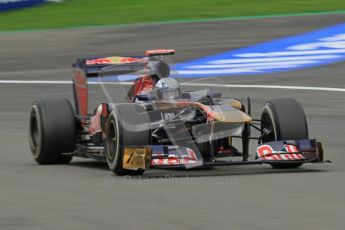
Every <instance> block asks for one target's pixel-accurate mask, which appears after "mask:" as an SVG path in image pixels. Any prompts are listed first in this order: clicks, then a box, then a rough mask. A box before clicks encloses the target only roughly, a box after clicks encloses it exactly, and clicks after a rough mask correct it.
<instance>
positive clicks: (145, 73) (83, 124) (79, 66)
mask: <svg viewBox="0 0 345 230" xmlns="http://www.w3.org/2000/svg"><path fill="white" fill-rule="evenodd" d="M174 53H175V51H174V50H151V51H147V52H146V54H145V55H144V56H138V57H106V58H91V59H78V60H77V61H76V63H74V64H73V73H74V76H73V92H74V103H71V102H70V101H69V100H68V99H44V98H42V99H38V100H36V101H35V102H34V103H33V105H32V108H31V111H30V122H29V142H30V148H31V151H32V154H33V157H34V159H35V160H36V161H37V162H38V163H39V164H64V163H69V162H70V161H71V159H72V157H86V158H94V159H96V160H100V161H104V162H107V164H108V166H109V168H110V170H111V171H113V172H114V173H116V174H117V175H138V174H142V173H143V172H144V171H145V170H147V169H154V168H160V169H162V168H163V169H174V168H185V169H189V168H202V167H212V166H222V165H246V164H270V165H272V166H273V167H274V168H297V167H299V166H301V165H302V164H304V163H320V162H323V149H322V145H321V143H320V142H317V141H316V140H315V139H309V134H308V125H307V120H306V116H305V113H304V111H303V108H302V105H301V104H300V103H299V102H297V101H296V100H295V99H292V98H283V99H272V100H269V101H267V102H266V104H265V105H264V107H263V110H262V114H261V117H260V118H258V119H253V118H252V117H251V104H250V99H249V98H248V99H247V101H246V102H245V103H243V102H241V101H240V100H238V99H235V98H233V97H231V95H228V94H227V92H226V89H225V88H224V87H222V83H215V80H214V79H211V80H210V81H209V82H207V81H204V80H200V81H199V82H197V83H195V81H194V83H193V82H182V83H180V82H178V80H177V79H178V78H176V77H174V76H173V75H174V74H175V73H176V71H174V70H173V68H172V64H171V61H170V59H168V58H167V55H171V54H174ZM129 79H133V83H130V84H131V86H130V88H129V89H127V88H126V87H127V86H128V83H129V82H128V81H123V80H129ZM88 83H89V84H98V85H100V86H101V88H102V90H103V92H104V94H105V96H106V98H107V99H106V101H105V102H100V103H99V104H98V105H97V106H96V108H95V109H94V111H93V113H89V109H88V101H89V100H88V99H89V96H88V94H89V87H88ZM195 86H198V89H197V90H191V88H193V87H194V88H195ZM111 87H124V88H126V91H127V93H126V95H125V98H126V101H125V102H123V101H121V102H118V101H119V94H118V93H112V91H111V90H110V88H111ZM184 87H186V88H188V87H189V90H185V89H184ZM117 92H118V91H117ZM122 98H123V97H122ZM122 98H121V99H122ZM254 132H256V133H257V135H253V134H252V133H254ZM236 140H237V142H238V143H240V146H239V147H236V144H234V143H236ZM250 140H255V141H257V142H258V146H257V148H256V151H255V153H254V154H252V155H250V154H249V152H250V151H249V149H250V148H249V143H250Z"/></svg>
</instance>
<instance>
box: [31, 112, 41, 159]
mask: <svg viewBox="0 0 345 230" xmlns="http://www.w3.org/2000/svg"><path fill="white" fill-rule="evenodd" d="M37 119H38V116H37V114H36V111H35V110H32V112H31V116H30V142H31V147H32V150H33V153H34V154H35V153H36V150H37V147H38V145H39V144H40V143H39V142H40V132H39V127H38V126H39V124H38V123H39V122H38V120H37Z"/></svg>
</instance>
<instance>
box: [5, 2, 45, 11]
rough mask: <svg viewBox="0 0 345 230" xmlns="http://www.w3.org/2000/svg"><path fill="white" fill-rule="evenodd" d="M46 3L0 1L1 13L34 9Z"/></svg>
mask: <svg viewBox="0 0 345 230" xmlns="http://www.w3.org/2000/svg"><path fill="white" fill-rule="evenodd" d="M44 2H45V0H0V12H1V11H7V10H14V9H20V8H25V7H32V6H36V5H38V4H42V3H44Z"/></svg>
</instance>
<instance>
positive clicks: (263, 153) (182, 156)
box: [123, 139, 323, 170]
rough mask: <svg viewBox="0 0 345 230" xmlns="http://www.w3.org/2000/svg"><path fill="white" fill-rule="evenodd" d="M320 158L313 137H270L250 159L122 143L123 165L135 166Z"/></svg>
mask: <svg viewBox="0 0 345 230" xmlns="http://www.w3.org/2000/svg"><path fill="white" fill-rule="evenodd" d="M321 162H323V148H322V144H321V143H319V142H316V140H314V139H310V140H309V139H305V140H297V141H293V140H289V141H274V142H267V143H264V144H261V145H259V146H258V147H257V151H256V156H255V159H254V160H247V161H243V160H232V159H231V160H213V161H204V160H203V158H202V157H201V156H198V155H197V154H196V153H195V152H194V151H193V150H192V149H190V148H187V147H182V146H172V145H151V146H126V147H124V157H123V167H124V168H126V169H133V170H137V169H138V168H141V169H149V168H166V169H170V168H185V169H188V168H200V167H208V166H222V165H244V164H273V163H274V164H278V163H284V164H290V163H291V164H295V163H321Z"/></svg>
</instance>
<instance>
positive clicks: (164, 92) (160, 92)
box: [155, 78, 181, 100]
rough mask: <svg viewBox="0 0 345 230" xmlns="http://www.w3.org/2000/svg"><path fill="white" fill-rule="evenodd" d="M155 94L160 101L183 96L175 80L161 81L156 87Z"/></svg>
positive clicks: (166, 79) (165, 79)
mask: <svg viewBox="0 0 345 230" xmlns="http://www.w3.org/2000/svg"><path fill="white" fill-rule="evenodd" d="M155 92H156V93H157V96H158V98H159V99H166V100H171V99H177V98H180V96H181V89H180V85H179V83H178V82H177V81H176V80H175V79H173V78H163V79H160V80H159V81H158V82H157V84H156V86H155Z"/></svg>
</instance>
